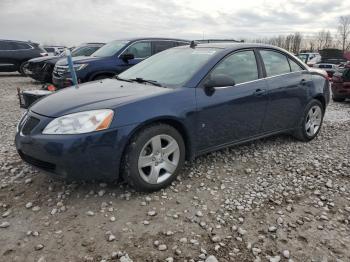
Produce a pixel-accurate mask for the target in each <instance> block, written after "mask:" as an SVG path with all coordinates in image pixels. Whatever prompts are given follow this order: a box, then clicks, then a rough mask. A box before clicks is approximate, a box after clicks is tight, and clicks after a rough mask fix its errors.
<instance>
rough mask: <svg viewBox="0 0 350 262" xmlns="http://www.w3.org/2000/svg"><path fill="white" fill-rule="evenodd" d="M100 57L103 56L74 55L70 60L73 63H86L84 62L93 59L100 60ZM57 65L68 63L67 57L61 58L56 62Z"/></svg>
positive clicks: (92, 60)
mask: <svg viewBox="0 0 350 262" xmlns="http://www.w3.org/2000/svg"><path fill="white" fill-rule="evenodd" d="M102 58H103V57H93V56H76V57H72V60H73V63H74V64H86V63H91V62H94V61H98V60H101V59H102ZM57 65H60V66H66V65H68V63H67V59H61V60H60V61H58V62H57Z"/></svg>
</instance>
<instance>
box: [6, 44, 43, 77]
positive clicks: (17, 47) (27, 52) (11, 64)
mask: <svg viewBox="0 0 350 262" xmlns="http://www.w3.org/2000/svg"><path fill="white" fill-rule="evenodd" d="M47 55H48V54H47V52H46V51H45V50H44V49H43V48H41V47H40V46H39V44H37V43H33V42H24V41H15V40H1V39H0V72H15V71H18V72H19V73H21V74H22V75H25V73H24V65H25V64H26V62H27V61H28V60H29V59H32V58H35V57H42V56H47Z"/></svg>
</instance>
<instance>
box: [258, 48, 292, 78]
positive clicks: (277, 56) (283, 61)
mask: <svg viewBox="0 0 350 262" xmlns="http://www.w3.org/2000/svg"><path fill="white" fill-rule="evenodd" d="M260 54H261V56H262V59H263V61H264V65H265V69H266V74H267V76H276V75H282V74H286V73H290V67H289V63H288V58H287V57H286V56H285V55H283V54H281V53H278V52H275V51H271V50H261V51H260Z"/></svg>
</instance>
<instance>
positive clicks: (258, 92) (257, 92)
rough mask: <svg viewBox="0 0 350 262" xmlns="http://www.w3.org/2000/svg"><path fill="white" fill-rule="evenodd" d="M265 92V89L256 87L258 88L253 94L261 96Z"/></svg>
mask: <svg viewBox="0 0 350 262" xmlns="http://www.w3.org/2000/svg"><path fill="white" fill-rule="evenodd" d="M265 93H266V89H260V88H258V89H256V90H255V92H254V95H255V96H262V95H265Z"/></svg>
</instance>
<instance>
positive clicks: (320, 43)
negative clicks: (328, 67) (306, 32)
mask: <svg viewBox="0 0 350 262" xmlns="http://www.w3.org/2000/svg"><path fill="white" fill-rule="evenodd" d="M316 43H317V49H318V50H322V49H324V48H330V47H332V45H333V38H332V34H331V32H330V31H329V30H328V31H326V30H322V31H319V32H318V33H317V35H316Z"/></svg>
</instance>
